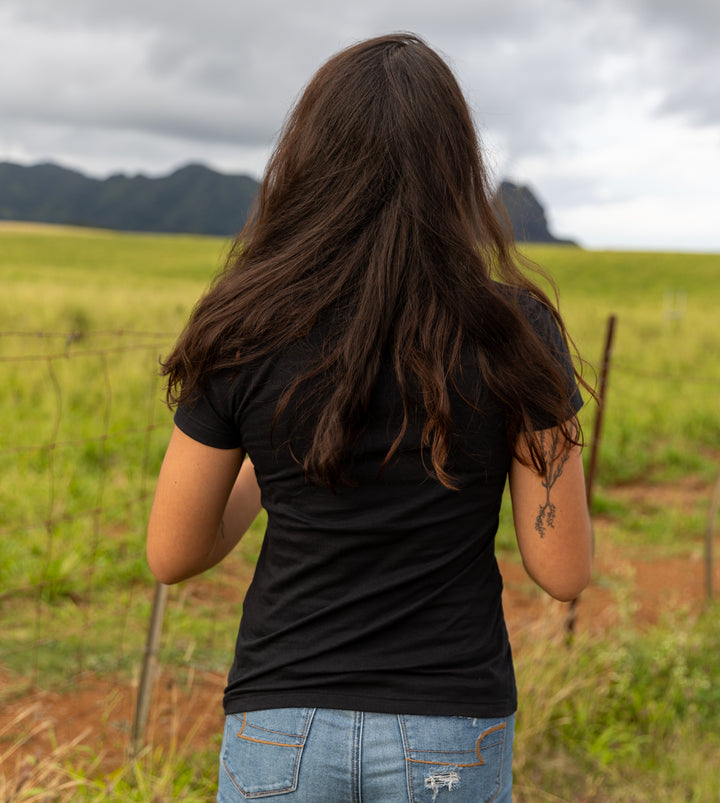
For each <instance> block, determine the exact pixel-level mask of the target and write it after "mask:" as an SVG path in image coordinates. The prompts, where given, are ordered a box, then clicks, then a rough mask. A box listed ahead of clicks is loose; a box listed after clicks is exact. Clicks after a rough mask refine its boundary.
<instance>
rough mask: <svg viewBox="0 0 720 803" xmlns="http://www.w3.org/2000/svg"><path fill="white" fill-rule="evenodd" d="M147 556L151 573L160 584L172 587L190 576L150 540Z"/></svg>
mask: <svg viewBox="0 0 720 803" xmlns="http://www.w3.org/2000/svg"><path fill="white" fill-rule="evenodd" d="M146 556H147V562H148V566H149V567H150V571H151V572H152V574H153V576H154V577H155V579H156V580H157V581H158V582H159V583H163V584H164V585H168V586H171V585H175V583H179V582H181V581H182V580H185V579H186V578H187V577H188V576H190V575H188V574H187V572H184V571H183V570H182V567H180V566H177V565H175V562H174V561H172V560H169V559H168V553H167V551H166V550H161V549H159V548H158V547H157V546H155V545H154V544H153V543H152V542H151V541H150V540H148V542H147V547H146Z"/></svg>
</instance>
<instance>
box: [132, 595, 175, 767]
mask: <svg viewBox="0 0 720 803" xmlns="http://www.w3.org/2000/svg"><path fill="white" fill-rule="evenodd" d="M167 592H168V586H166V585H164V584H163V583H156V584H155V596H154V598H153V607H152V613H151V615H150V627H149V628H148V634H147V642H146V645H145V654H144V656H143V665H142V674H141V676H140V686H139V688H138V696H137V706H136V708H135V721H134V722H133V729H132V754H133V756H136V755H137V753H138V751H139V750H140V748H141V747H142V741H143V736H144V734H145V725H146V724H147V718H148V712H149V710H150V697H151V696H152V689H153V684H154V682H155V674H156V673H155V669H156V666H157V654H158V650H159V647H160V636H161V634H162V626H163V619H164V616H165V603H166V602H167Z"/></svg>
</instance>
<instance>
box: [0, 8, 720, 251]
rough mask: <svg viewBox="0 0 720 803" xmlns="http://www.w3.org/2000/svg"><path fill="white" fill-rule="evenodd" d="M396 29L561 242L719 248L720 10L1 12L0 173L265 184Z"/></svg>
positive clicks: (494, 165) (496, 167) (493, 163)
mask: <svg viewBox="0 0 720 803" xmlns="http://www.w3.org/2000/svg"><path fill="white" fill-rule="evenodd" d="M393 30H410V31H413V32H415V33H418V34H420V35H421V36H422V37H424V38H425V39H426V40H427V41H428V42H429V44H431V45H432V46H433V47H435V48H436V49H437V50H439V51H440V52H441V53H442V54H443V55H444V56H445V57H446V59H447V60H448V61H449V62H450V64H451V66H452V67H453V69H454V70H455V72H456V75H457V76H458V77H459V79H460V82H461V85H462V86H463V88H464V90H465V93H466V96H467V97H468V100H469V102H470V104H471V107H472V109H473V112H474V115H475V119H476V121H477V125H478V129H479V131H480V135H481V138H482V140H483V142H484V145H485V149H486V153H487V158H488V162H489V165H490V168H491V171H492V173H493V174H494V175H495V177H496V178H497V179H498V180H499V179H500V178H509V179H511V180H513V181H515V182H517V183H521V184H527V185H528V186H530V187H531V189H532V190H533V191H534V192H535V194H536V195H537V196H538V198H539V199H540V200H541V202H543V204H544V205H545V207H546V209H547V210H548V213H549V219H550V220H549V222H550V225H551V229H552V230H553V231H554V233H555V234H557V235H559V236H569V237H574V238H576V239H578V240H579V241H580V242H581V244H583V245H585V246H586V247H589V248H647V249H659V250H671V249H677V250H692V251H713V252H720V47H719V46H718V42H719V41H720V2H718V0H597V1H594V0H432V2H430V0H354V1H353V2H348V1H347V0H182V2H180V0H122V2H118V1H117V0H0V75H2V76H3V77H2V81H0V160H4V161H15V162H20V163H23V164H34V163H37V162H39V161H47V160H52V161H56V162H58V163H60V164H63V165H65V166H67V167H73V168H77V169H80V170H82V171H84V172H86V173H89V174H90V175H94V176H106V175H108V174H110V173H113V172H124V173H130V174H133V173H137V172H143V173H146V174H149V175H162V174H165V173H167V172H169V171H170V170H171V169H173V168H175V167H177V166H180V165H183V164H186V163H188V162H203V163H205V164H207V165H209V166H211V167H214V168H216V169H219V170H222V171H224V172H233V173H248V174H250V175H253V176H255V177H259V176H260V175H261V174H262V171H263V168H264V165H265V162H266V159H267V156H268V153H269V151H270V148H271V146H272V143H273V141H274V138H275V136H276V134H277V132H278V129H279V128H280V126H281V125H282V122H283V119H284V117H285V115H286V113H287V110H288V108H289V106H290V105H291V103H292V102H293V100H294V99H295V98H296V97H297V95H298V93H299V92H300V91H301V89H302V87H303V86H304V84H305V83H306V82H307V80H308V79H309V78H310V76H311V75H312V73H313V72H314V71H315V69H316V68H317V67H318V66H319V65H320V64H321V63H322V62H323V61H324V60H325V59H326V58H328V57H329V56H330V55H331V54H333V53H334V52H336V51H337V50H339V49H341V48H342V47H345V46H346V45H348V44H351V43H353V42H355V41H357V40H358V39H363V38H366V37H368V36H374V35H377V34H381V33H387V32H389V31H393Z"/></svg>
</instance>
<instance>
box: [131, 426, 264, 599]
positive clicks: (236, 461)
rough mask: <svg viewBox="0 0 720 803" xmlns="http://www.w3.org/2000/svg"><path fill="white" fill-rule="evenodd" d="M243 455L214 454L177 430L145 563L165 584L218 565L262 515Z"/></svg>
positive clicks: (223, 451)
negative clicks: (259, 514) (258, 516)
mask: <svg viewBox="0 0 720 803" xmlns="http://www.w3.org/2000/svg"><path fill="white" fill-rule="evenodd" d="M244 456H245V455H244V452H243V450H242V449H215V448H213V447H211V446H205V445H204V444H202V443H199V442H198V441H195V440H193V439H192V438H190V437H188V436H187V435H185V434H184V433H183V432H182V431H181V430H180V429H178V428H177V427H175V429H174V430H173V433H172V437H171V438H170V443H169V445H168V448H167V452H166V453H165V459H164V460H163V464H162V468H161V469H160V476H159V478H158V483H157V488H156V490H155V499H154V501H153V506H152V510H151V512H150V521H149V523H148V532H147V558H148V563H149V565H150V569H151V570H152V572H153V574H154V575H155V577H156V578H157V579H158V580H159V581H160V582H162V583H168V584H171V583H178V582H180V581H181V580H185V579H186V578H188V577H192V576H193V575H196V574H200V573H201V572H204V571H205V570H206V569H209V568H211V567H212V566H214V565H215V564H217V563H219V562H220V561H221V560H222V559H223V558H224V557H225V556H226V555H228V554H229V553H230V552H231V551H232V550H233V549H234V547H235V546H236V545H237V543H238V541H239V540H240V539H241V538H242V536H243V535H244V534H245V532H246V531H247V528H248V527H249V526H250V525H251V524H252V522H253V521H254V519H255V517H256V516H257V514H258V513H259V512H260V489H259V488H258V484H257V480H256V479H255V469H254V466H253V464H252V463H251V462H250V460H249V459H246V460H244V461H243V458H244Z"/></svg>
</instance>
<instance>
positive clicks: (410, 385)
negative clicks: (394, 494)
mask: <svg viewBox="0 0 720 803" xmlns="http://www.w3.org/2000/svg"><path fill="white" fill-rule="evenodd" d="M519 262H520V260H519V257H518V255H517V253H516V251H515V249H514V247H513V243H512V240H511V237H510V236H509V235H508V232H507V228H506V227H504V225H503V223H502V222H501V220H500V218H499V215H498V212H497V209H496V208H495V207H494V205H493V200H492V191H491V188H490V184H489V180H488V176H487V174H486V171H485V168H484V165H483V160H482V157H481V153H480V149H479V144H478V138H477V134H476V131H475V128H474V125H473V122H472V119H471V116H470V112H469V110H468V107H467V104H466V102H465V99H464V97H463V95H462V92H461V90H460V88H459V86H458V83H457V81H456V80H455V77H454V76H453V74H452V72H451V70H450V69H449V67H448V66H447V65H446V63H445V62H444V61H443V60H442V59H441V58H440V57H439V56H438V55H437V54H436V53H435V52H434V51H433V50H432V49H431V48H429V47H428V46H427V45H426V44H425V43H424V42H423V41H422V40H421V39H419V38H418V37H416V36H414V35H412V34H404V33H403V34H394V35H389V36H382V37H378V38H375V39H370V40H368V41H364V42H361V43H359V44H356V45H354V46H352V47H349V48H348V49H346V50H344V51H342V52H340V53H339V54H337V55H335V56H334V57H333V58H331V59H330V60H329V61H328V62H327V63H326V64H324V66H322V67H321V68H320V70H319V71H318V72H317V73H316V74H315V76H314V77H313V78H312V80H311V81H310V83H309V84H308V86H307V88H306V89H305V91H304V93H303V94H302V96H301V97H300V99H299V101H298V102H297V104H296V106H295V108H294V109H293V110H292V112H291V114H290V115H289V117H288V119H287V120H286V123H285V126H284V130H283V132H282V135H281V137H280V139H279V142H278V144H277V147H276V149H275V151H274V154H273V156H272V158H271V160H270V162H269V164H268V167H267V170H266V174H265V177H264V180H263V182H262V185H261V189H260V194H259V199H258V203H257V207H256V210H255V213H254V215H253V216H252V217H251V219H250V220H249V221H248V223H247V224H246V226H245V228H244V229H243V230H242V231H241V232H240V234H239V235H238V237H237V239H236V241H235V244H234V246H233V248H232V250H231V252H230V255H229V257H228V260H227V264H226V266H225V269H224V271H223V272H222V273H221V274H220V275H219V276H218V277H217V279H216V281H215V282H214V284H213V286H212V287H211V289H210V290H209V292H208V293H207V294H206V295H205V296H204V297H203V298H202V299H201V300H200V301H199V303H198V305H197V306H196V308H195V310H194V312H193V314H192V316H191V319H190V321H189V323H188V325H187V327H186V328H185V330H184V332H183V333H182V335H181V337H180V338H179V340H178V342H177V344H176V346H175V348H174V350H173V351H172V353H171V354H170V355H169V357H168V358H167V359H166V360H165V362H164V363H163V372H164V373H165V374H166V375H167V377H168V391H167V393H168V402H169V403H170V404H175V403H178V402H183V401H186V400H188V399H190V398H192V396H193V395H194V394H195V393H196V392H199V390H201V389H202V386H203V384H204V382H205V381H206V380H207V378H208V376H209V375H210V373H212V372H213V371H216V370H220V369H224V368H228V367H230V366H233V365H238V364H240V363H244V362H249V361H251V360H254V359H257V358H259V357H261V356H263V355H267V354H268V353H270V352H272V351H275V350H277V349H279V348H281V347H282V346H283V345H285V344H287V343H289V342H290V341H292V340H293V339H295V338H298V337H301V336H303V335H305V334H307V333H308V332H310V331H311V330H312V329H313V327H314V325H315V324H316V323H317V321H318V318H319V316H321V315H326V314H329V315H330V316H331V317H332V321H333V326H332V329H331V334H330V335H328V337H327V339H326V342H324V343H323V347H322V349H321V350H320V353H318V355H317V361H316V363H315V364H314V365H313V366H312V367H311V368H310V369H309V371H308V372H307V373H305V374H303V375H302V376H298V377H297V378H296V379H295V381H294V382H293V383H292V384H291V386H290V387H288V388H287V390H286V392H285V393H284V395H283V396H282V398H281V400H280V402H279V410H281V409H283V408H284V407H285V406H286V405H287V404H288V401H289V399H290V398H291V397H292V396H293V395H294V394H299V398H300V399H301V400H302V398H303V395H304V394H306V395H308V396H309V395H312V396H313V397H314V398H318V397H320V398H322V405H321V406H320V407H319V408H317V407H314V409H316V410H317V413H316V415H315V420H314V421H313V432H314V435H313V438H312V443H311V445H310V447H309V449H308V450H307V452H306V454H304V455H303V460H304V465H305V469H306V473H307V474H308V476H310V477H312V478H314V479H315V480H317V481H320V482H322V483H326V484H330V485H333V484H334V483H335V482H336V481H337V480H338V479H339V478H340V477H341V475H342V472H341V465H342V461H343V457H344V455H345V454H346V452H347V449H348V448H349V444H350V443H351V442H352V439H353V438H354V437H355V435H356V434H357V433H358V431H359V430H360V429H361V428H362V417H363V411H364V410H365V408H366V406H367V403H368V400H369V398H370V394H371V391H372V389H373V386H374V384H375V382H376V379H377V376H378V371H379V369H380V363H381V359H383V355H385V358H387V359H392V363H393V367H394V372H395V376H396V380H397V383H398V386H399V389H400V392H401V394H402V398H403V405H404V422H403V424H402V427H401V429H400V431H399V432H398V433H397V437H396V438H395V440H394V442H393V443H392V444H391V445H390V448H389V451H388V455H387V456H386V461H387V460H388V459H389V458H390V457H391V456H392V454H393V453H394V452H395V450H396V449H397V448H398V446H399V444H400V442H401V440H402V437H403V434H404V432H405V429H406V427H407V425H408V422H409V419H410V416H411V411H412V410H413V409H417V407H418V404H419V405H420V410H421V411H422V418H423V421H424V423H423V429H422V438H423V445H424V446H426V447H427V448H429V450H430V452H429V453H430V458H431V464H432V470H433V471H434V473H435V474H436V476H437V477H438V478H439V479H440V481H441V482H443V484H445V485H447V486H448V487H453V480H452V477H450V476H449V474H448V472H447V471H446V470H445V464H446V460H447V457H448V452H449V445H450V440H451V434H452V416H451V409H450V397H449V388H450V384H451V383H452V382H453V381H454V380H453V377H455V376H457V372H458V371H459V370H460V355H461V350H462V349H463V347H467V345H468V344H469V345H471V346H472V348H473V349H474V350H475V352H476V355H477V361H478V364H479V368H480V373H481V376H482V378H483V381H484V382H485V383H486V385H487V387H488V388H489V389H490V391H491V392H492V393H493V394H494V396H495V397H496V398H497V399H498V400H499V401H500V403H501V404H502V405H503V407H504V408H505V410H506V412H507V422H508V423H507V435H508V438H509V442H510V443H511V444H513V447H512V448H513V449H514V448H515V447H514V444H515V442H516V439H517V437H518V435H520V434H521V433H526V438H527V441H528V445H529V447H530V454H531V458H532V460H533V462H534V463H535V465H536V466H537V467H538V468H539V469H544V467H545V464H544V456H543V454H542V452H541V450H540V449H539V447H538V446H537V445H536V444H535V441H534V440H533V438H532V437H531V436H530V434H529V433H531V432H532V429H533V426H532V415H533V413H537V411H540V412H542V413H543V414H544V417H545V420H547V419H548V418H549V419H550V420H553V421H555V422H557V425H558V426H561V427H562V428H563V429H564V434H565V436H566V437H567V438H568V439H569V440H570V441H571V442H575V439H576V438H577V431H576V429H575V427H574V424H572V423H571V422H568V421H567V419H568V382H567V377H566V376H565V375H564V372H563V370H562V368H561V367H560V365H559V364H558V363H557V361H556V359H555V358H554V357H553V355H552V354H550V353H548V349H547V348H546V347H545V346H544V345H543V343H542V342H541V341H540V340H539V338H538V337H537V335H536V334H535V332H534V330H533V328H532V326H530V325H529V324H528V321H527V316H526V315H525V314H523V311H522V309H521V308H520V305H519V303H518V302H517V298H516V295H517V294H516V293H513V292H508V288H515V289H519V288H522V289H524V290H525V291H526V292H528V291H529V292H530V293H531V294H532V295H533V296H535V297H536V298H537V299H539V300H540V301H541V302H542V303H543V304H544V305H546V306H547V308H548V309H549V310H550V311H551V314H552V315H553V316H554V318H555V320H556V321H557V324H558V326H559V327H560V331H561V332H562V334H563V336H565V337H566V333H565V328H564V325H563V323H562V320H561V319H560V316H559V314H558V313H557V310H556V307H555V305H554V304H553V303H552V302H551V301H550V299H549V298H548V297H547V295H546V294H545V293H543V292H542V291H541V290H540V289H539V288H538V287H537V286H536V285H535V284H533V283H532V282H531V281H530V280H529V279H528V278H527V277H526V275H525V274H524V273H523V272H522V271H521V270H520V269H519V267H518V263H519ZM309 379H312V381H311V382H310V381H308V380H309ZM295 404H296V406H298V407H302V405H301V404H299V403H298V400H297V399H295ZM311 406H312V405H311Z"/></svg>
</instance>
